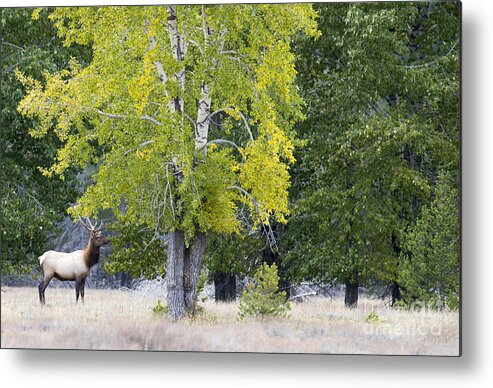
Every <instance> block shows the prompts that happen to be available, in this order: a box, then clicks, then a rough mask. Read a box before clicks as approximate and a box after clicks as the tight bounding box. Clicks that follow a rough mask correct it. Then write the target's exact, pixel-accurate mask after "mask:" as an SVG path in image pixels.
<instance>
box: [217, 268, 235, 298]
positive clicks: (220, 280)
mask: <svg viewBox="0 0 493 388" xmlns="http://www.w3.org/2000/svg"><path fill="white" fill-rule="evenodd" d="M214 297H215V299H216V302H217V301H222V302H229V301H232V300H235V299H236V275H235V274H232V273H228V272H219V271H218V272H216V273H215V274H214Z"/></svg>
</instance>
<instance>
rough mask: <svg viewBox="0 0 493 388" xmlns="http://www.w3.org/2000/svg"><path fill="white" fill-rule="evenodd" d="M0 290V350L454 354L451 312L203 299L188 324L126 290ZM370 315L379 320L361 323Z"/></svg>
mask: <svg viewBox="0 0 493 388" xmlns="http://www.w3.org/2000/svg"><path fill="white" fill-rule="evenodd" d="M74 294H75V292H74V290H73V289H60V288H58V289H57V288H48V289H47V291H46V300H47V304H46V306H45V307H43V308H42V307H41V306H40V305H39V302H38V290H37V289H36V288H2V293H1V307H2V310H1V345H2V348H43V349H54V348H57V349H62V348H63V349H67V348H70V349H113V350H161V351H212V352H270V353H332V354H341V353H346V354H404V355H449V356H454V355H458V353H459V314H458V313H457V312H453V313H451V312H444V313H437V312H433V311H420V312H417V311H415V312H409V311H400V310H395V309H390V308H388V307H386V306H385V304H384V303H383V302H382V301H380V300H370V299H362V300H360V303H359V305H358V308H357V309H355V310H349V309H347V308H345V307H344V303H343V300H341V299H332V300H331V299H326V298H324V299H322V298H314V299H311V300H309V301H306V302H303V303H294V304H293V307H292V310H291V313H290V316H289V317H288V318H269V319H261V320H254V319H251V320H245V321H241V322H239V321H238V320H237V319H236V316H237V311H238V305H237V303H227V304H224V303H214V302H212V301H210V302H205V303H203V304H202V305H203V306H204V312H203V313H202V314H200V316H199V317H197V318H196V319H194V320H188V319H184V320H182V321H181V322H178V323H172V322H170V321H168V320H167V318H165V317H155V316H154V315H153V313H152V308H153V307H154V306H155V305H156V301H157V300H156V297H150V296H147V295H145V294H143V293H139V292H134V291H118V290H95V289H88V290H86V301H85V304H82V303H79V304H78V305H76V304H75V295H74ZM372 310H375V311H376V313H377V314H378V317H379V318H380V319H379V321H378V322H376V323H368V322H366V321H365V318H367V317H368V315H369V313H370V312H371V311H372Z"/></svg>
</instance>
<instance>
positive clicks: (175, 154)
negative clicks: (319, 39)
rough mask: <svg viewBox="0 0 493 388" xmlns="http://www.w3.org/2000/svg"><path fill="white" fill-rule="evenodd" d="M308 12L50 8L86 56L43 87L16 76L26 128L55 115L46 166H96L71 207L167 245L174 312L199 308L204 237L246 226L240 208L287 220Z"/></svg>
mask: <svg viewBox="0 0 493 388" xmlns="http://www.w3.org/2000/svg"><path fill="white" fill-rule="evenodd" d="M315 16H316V14H315V12H314V11H313V10H312V8H311V6H310V5H305V4H285V5H267V4H256V5H220V6H172V5H168V6H160V7H102V8H92V7H85V8H84V7H75V8H59V9H56V10H55V11H54V12H53V13H52V14H51V16H50V17H51V19H52V21H53V22H54V23H55V26H56V27H57V29H58V33H59V35H60V36H61V37H62V38H64V40H65V44H66V45H71V44H73V43H77V44H91V46H92V49H93V60H92V62H91V63H90V64H89V65H88V66H82V65H81V64H80V63H77V61H75V60H73V61H72V63H71V67H70V70H63V71H60V72H55V73H48V72H46V73H45V82H43V83H40V82H38V81H35V80H33V79H31V78H29V77H27V76H25V75H23V74H21V73H18V77H19V79H20V80H21V81H22V82H23V83H24V85H25V87H26V90H27V94H26V96H25V98H24V99H23V101H22V102H21V103H20V105H19V110H20V111H21V112H22V113H23V114H25V115H27V116H30V117H35V118H37V119H38V121H37V125H36V126H35V127H34V128H33V129H32V131H31V134H32V135H33V136H35V137H41V136H44V135H46V134H47V132H49V131H50V129H51V128H52V126H53V125H54V132H55V133H56V135H57V136H58V137H59V138H60V139H61V140H62V141H63V144H64V145H63V147H62V148H60V149H59V151H58V154H57V156H56V159H55V161H54V163H53V165H52V166H50V167H48V168H45V169H43V171H44V173H45V174H46V175H52V174H59V175H63V173H64V171H65V170H66V169H67V168H68V167H69V166H74V165H75V166H84V165H86V164H88V163H93V164H96V165H98V166H99V168H98V171H97V173H96V174H95V175H94V184H93V185H92V186H90V187H89V188H88V190H87V192H86V193H85V194H84V195H83V196H82V198H80V200H79V202H78V206H76V207H74V208H71V209H70V210H69V211H70V213H71V214H72V215H73V216H74V217H76V216H77V215H79V214H80V215H84V216H89V215H93V216H97V213H98V211H99V210H101V209H111V210H112V211H113V213H114V214H115V215H116V216H117V217H118V218H119V219H121V220H122V221H123V222H129V223H139V224H142V225H143V226H144V227H147V228H152V229H153V230H154V231H155V236H156V238H159V239H161V240H163V241H166V242H167V252H168V254H167V264H166V273H167V274H166V276H167V287H168V289H167V293H168V300H167V302H168V307H169V312H170V317H171V318H173V319H177V318H180V317H181V316H182V315H183V314H184V313H187V312H191V311H193V309H194V305H195V296H196V295H195V294H196V286H197V282H198V275H199V273H200V267H201V259H202V255H203V252H204V248H205V241H206V233H207V232H209V231H212V232H216V233H233V232H236V231H237V230H238V229H239V228H240V227H241V222H240V218H238V217H237V208H238V204H240V203H243V204H245V206H247V208H248V209H249V211H248V214H249V216H251V217H252V219H253V222H254V224H255V225H256V226H259V225H262V224H264V225H266V224H268V222H269V219H270V218H271V217H273V218H275V219H276V220H278V221H280V222H285V215H286V214H287V212H288V198H287V189H288V187H289V184H290V183H289V174H288V165H289V164H290V163H292V162H294V157H293V147H294V145H295V139H294V133H293V130H292V127H293V125H294V123H295V122H296V121H297V120H299V119H301V118H302V114H301V106H302V100H301V98H300V97H299V95H298V90H297V87H296V85H295V84H294V78H295V76H296V71H295V68H294V64H293V63H294V54H293V53H292V52H291V51H290V44H291V40H292V38H293V36H294V34H297V33H299V32H303V33H306V34H308V35H312V36H314V35H316V34H317V30H316V22H315ZM218 114H221V115H222V119H221V123H218V122H217V121H215V118H216V116H217V115H218ZM240 124H241V125H240ZM238 131H241V133H239V132H238ZM164 257H165V255H164V254H163V261H164Z"/></svg>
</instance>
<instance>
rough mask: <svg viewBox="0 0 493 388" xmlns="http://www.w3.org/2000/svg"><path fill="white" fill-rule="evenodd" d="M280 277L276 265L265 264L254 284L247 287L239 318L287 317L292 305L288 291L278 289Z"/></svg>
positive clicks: (255, 277)
mask: <svg viewBox="0 0 493 388" xmlns="http://www.w3.org/2000/svg"><path fill="white" fill-rule="evenodd" d="M278 283H279V275H278V274H277V266H276V264H275V263H274V264H272V265H271V266H270V267H269V266H268V265H267V264H266V263H263V264H262V266H261V267H260V268H259V269H258V270H257V271H256V272H255V274H254V282H253V283H250V284H248V285H247V287H246V288H245V289H244V290H243V294H242V296H241V299H240V306H239V311H238V316H239V318H240V319H243V318H245V317H247V316H253V317H264V316H286V315H287V313H288V312H289V310H291V303H289V302H288V301H286V291H281V292H279V291H278V289H277V286H278Z"/></svg>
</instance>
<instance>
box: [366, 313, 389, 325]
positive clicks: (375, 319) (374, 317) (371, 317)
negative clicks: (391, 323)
mask: <svg viewBox="0 0 493 388" xmlns="http://www.w3.org/2000/svg"><path fill="white" fill-rule="evenodd" d="M386 321H387V318H385V317H381V316H380V315H378V313H377V312H376V311H375V310H371V311H370V313H369V314H368V316H367V317H366V318H365V322H366V323H372V324H374V325H376V324H378V323H383V322H386Z"/></svg>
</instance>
